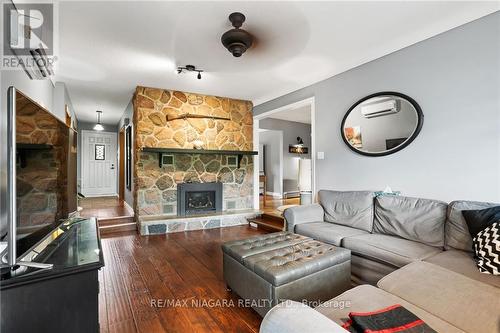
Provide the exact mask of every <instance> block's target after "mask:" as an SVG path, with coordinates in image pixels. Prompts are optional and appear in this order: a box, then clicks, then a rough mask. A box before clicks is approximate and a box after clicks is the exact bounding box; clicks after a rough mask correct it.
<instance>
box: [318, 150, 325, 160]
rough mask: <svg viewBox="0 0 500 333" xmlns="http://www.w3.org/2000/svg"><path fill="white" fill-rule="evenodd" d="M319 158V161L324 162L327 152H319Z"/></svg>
mask: <svg viewBox="0 0 500 333" xmlns="http://www.w3.org/2000/svg"><path fill="white" fill-rule="evenodd" d="M317 157H318V160H324V159H325V152H324V151H318V154H317Z"/></svg>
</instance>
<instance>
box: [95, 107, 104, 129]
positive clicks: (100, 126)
mask: <svg viewBox="0 0 500 333" xmlns="http://www.w3.org/2000/svg"><path fill="white" fill-rule="evenodd" d="M96 112H97V124H95V126H94V131H104V126H102V124H101V114H102V111H96Z"/></svg>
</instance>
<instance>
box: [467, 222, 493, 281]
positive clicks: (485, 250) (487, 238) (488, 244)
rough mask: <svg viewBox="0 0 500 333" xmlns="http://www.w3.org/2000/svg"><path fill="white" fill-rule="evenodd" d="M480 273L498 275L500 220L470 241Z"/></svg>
mask: <svg viewBox="0 0 500 333" xmlns="http://www.w3.org/2000/svg"><path fill="white" fill-rule="evenodd" d="M472 242H473V244H474V252H475V253H476V257H477V267H478V268H479V271H480V272H481V273H487V274H493V275H500V220H499V221H498V222H495V223H493V224H492V225H490V226H489V227H486V228H485V229H484V230H482V231H480V232H479V233H478V234H477V235H476V237H474V238H473V239H472Z"/></svg>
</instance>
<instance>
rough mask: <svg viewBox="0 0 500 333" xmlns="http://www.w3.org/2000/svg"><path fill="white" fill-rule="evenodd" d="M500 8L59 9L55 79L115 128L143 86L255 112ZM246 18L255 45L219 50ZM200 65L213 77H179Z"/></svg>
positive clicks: (82, 108)
mask: <svg viewBox="0 0 500 333" xmlns="http://www.w3.org/2000/svg"><path fill="white" fill-rule="evenodd" d="M498 9H499V3H498V2H446V1H445V2H403V1H401V2H390V1H389V2H378V1H374V2H249V1H246V2H158V1H157V2H140V1H111V2H87V1H85V2H73V1H67V2H66V1H63V2H59V8H58V10H59V16H58V17H59V40H58V46H59V60H58V64H57V66H58V67H57V68H56V69H57V76H56V80H58V81H63V82H65V83H66V84H67V87H68V90H69V93H70V96H71V99H72V101H73V105H74V107H75V109H76V112H77V117H78V118H79V120H82V121H95V110H98V109H99V110H103V111H104V114H103V122H104V123H109V124H115V123H117V122H118V120H119V118H120V117H121V115H122V113H123V110H124V109H125V107H126V106H127V104H128V102H129V101H130V99H131V97H132V94H133V91H134V89H135V87H136V86H137V85H145V86H153V87H159V88H167V89H177V90H183V91H192V92H199V93H203V94H213V95H220V96H227V97H233V98H241V99H248V100H252V101H253V102H254V104H255V105H257V104H260V103H262V102H265V101H267V100H270V99H272V98H275V97H278V96H281V95H283V94H285V93H288V92H291V91H294V90H296V89H299V88H302V87H304V86H307V85H309V84H312V83H314V82H317V81H320V80H322V79H325V78H328V77H330V76H333V75H335V74H338V73H340V72H343V71H345V70H347V69H350V68H353V67H355V66H358V65H360V64H362V63H365V62H368V61H370V60H373V59H376V58H378V57H381V56H383V55H386V54H388V53H391V52H393V51H396V50H398V49H401V48H403V47H406V46H408V45H411V44H413V43H416V42H418V41H421V40H423V39H426V38H429V37H431V36H434V35H436V34H439V33H441V32H444V31H446V30H449V29H451V28H454V27H456V26H459V25H462V24H464V23H466V22H469V21H472V20H474V19H477V18H479V17H482V16H484V15H486V14H489V13H492V12H494V11H495V10H498ZM233 11H241V12H243V13H244V14H245V15H246V16H247V22H245V24H244V25H243V28H245V29H247V30H248V31H249V32H250V33H252V34H253V35H254V36H255V37H256V39H257V40H256V43H255V46H254V47H253V48H252V49H250V50H249V51H247V53H246V54H244V55H243V56H242V57H241V58H234V57H233V56H232V55H231V54H230V53H229V52H228V51H227V50H226V49H225V48H224V47H223V46H222V45H221V43H220V36H221V35H222V33H223V32H225V31H226V30H228V29H229V28H230V23H229V21H228V20H227V16H228V15H229V14H230V13H231V12H233ZM186 64H193V65H196V66H199V67H200V68H202V69H204V70H205V71H206V72H205V73H204V75H203V79H202V80H197V79H196V78H195V75H194V74H193V73H189V74H184V75H177V74H176V73H175V67H176V66H178V65H186Z"/></svg>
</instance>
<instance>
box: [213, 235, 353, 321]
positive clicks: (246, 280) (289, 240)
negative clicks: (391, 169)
mask: <svg viewBox="0 0 500 333" xmlns="http://www.w3.org/2000/svg"><path fill="white" fill-rule="evenodd" d="M222 251H223V263H224V267H223V270H224V280H225V281H226V284H227V285H228V287H229V288H231V289H232V290H233V291H234V292H236V293H237V294H238V295H239V296H240V297H241V298H243V299H244V300H245V303H244V304H245V305H248V306H251V307H252V308H253V309H254V310H255V311H257V312H258V313H259V314H260V315H261V316H264V315H265V314H266V313H267V311H269V310H270V309H271V308H272V307H273V306H275V305H276V304H278V303H280V302H282V301H283V300H287V299H289V300H294V301H298V302H308V303H309V305H311V306H317V305H319V303H320V302H323V301H326V300H329V299H331V298H333V297H335V296H337V295H339V294H341V293H343V292H344V291H346V290H347V289H349V288H350V287H351V252H350V251H349V250H347V249H344V248H339V247H336V246H333V245H329V244H326V243H322V242H319V241H315V240H312V239H311V238H308V237H304V236H300V235H296V234H293V233H289V232H279V233H273V234H267V235H262V236H257V237H252V238H250V239H247V240H242V241H233V242H229V243H226V244H224V245H223V246H222Z"/></svg>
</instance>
